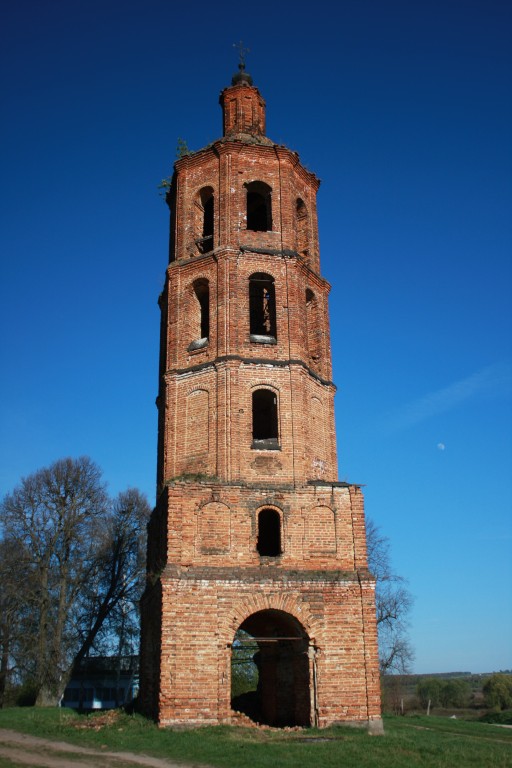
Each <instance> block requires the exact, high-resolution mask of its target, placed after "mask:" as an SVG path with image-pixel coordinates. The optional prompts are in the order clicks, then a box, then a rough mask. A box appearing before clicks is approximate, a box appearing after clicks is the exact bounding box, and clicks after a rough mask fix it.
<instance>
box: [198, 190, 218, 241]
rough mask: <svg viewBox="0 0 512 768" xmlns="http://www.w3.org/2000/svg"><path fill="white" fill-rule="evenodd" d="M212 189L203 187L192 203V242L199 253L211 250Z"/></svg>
mask: <svg viewBox="0 0 512 768" xmlns="http://www.w3.org/2000/svg"><path fill="white" fill-rule="evenodd" d="M213 213H214V206H213V189H212V187H203V188H202V189H200V190H199V192H198V193H197V195H196V199H195V201H194V242H195V244H196V246H197V250H198V251H199V253H208V251H212V250H213Z"/></svg>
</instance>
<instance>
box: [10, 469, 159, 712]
mask: <svg viewBox="0 0 512 768" xmlns="http://www.w3.org/2000/svg"><path fill="white" fill-rule="evenodd" d="M149 514H150V507H149V504H148V502H147V500H146V498H145V497H144V496H143V494H141V493H140V492H139V491H138V490H136V489H134V488H131V489H128V490H126V491H124V492H122V493H120V494H119V495H118V496H116V497H115V498H110V497H109V496H108V494H107V491H106V485H105V483H104V481H103V479H102V472H101V470H100V468H99V467H98V466H97V465H96V464H95V463H94V462H93V461H92V460H91V459H90V458H88V457H81V458H78V459H72V458H66V459H61V460H59V461H56V462H55V463H54V464H52V465H51V466H49V467H46V468H44V469H41V470H39V471H37V472H35V473H34V474H32V475H30V476H28V477H25V478H23V479H22V480H21V482H20V484H19V485H18V486H17V487H16V488H15V489H14V490H13V492H12V493H10V494H8V495H7V496H5V498H4V499H3V500H2V502H1V504H0V583H1V585H2V588H1V591H0V706H2V703H3V700H4V694H5V691H6V687H7V686H8V685H9V684H11V685H13V684H14V685H17V686H21V687H24V688H25V690H29V691H30V694H31V696H32V697H33V699H34V701H35V703H36V704H38V705H41V706H45V705H55V704H58V703H59V701H60V699H61V697H62V695H63V693H64V689H65V687H66V684H67V682H68V680H69V678H70V676H71V673H72V670H73V668H74V666H75V665H78V664H79V662H80V661H81V660H82V659H83V658H84V657H86V656H88V655H89V654H93V653H94V654H109V655H118V656H121V655H127V654H130V653H134V652H137V650H138V634H139V616H138V602H139V599H140V595H141V593H142V590H143V585H144V578H145V551H146V523H147V520H148V519H149Z"/></svg>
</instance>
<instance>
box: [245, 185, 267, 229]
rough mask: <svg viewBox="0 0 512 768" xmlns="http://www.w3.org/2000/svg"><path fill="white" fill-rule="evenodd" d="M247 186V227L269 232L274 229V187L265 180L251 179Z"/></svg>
mask: <svg viewBox="0 0 512 768" xmlns="http://www.w3.org/2000/svg"><path fill="white" fill-rule="evenodd" d="M246 187H247V229H251V230H252V231H253V232H269V231H270V230H271V229H272V189H271V188H270V187H269V186H268V184H265V183H264V182H263V181H251V182H250V183H249V184H247V185H246Z"/></svg>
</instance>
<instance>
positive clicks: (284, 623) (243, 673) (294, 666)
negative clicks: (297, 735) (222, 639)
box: [231, 609, 312, 728]
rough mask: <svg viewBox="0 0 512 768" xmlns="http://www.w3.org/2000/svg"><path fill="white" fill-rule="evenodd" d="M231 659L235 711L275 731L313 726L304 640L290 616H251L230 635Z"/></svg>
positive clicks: (303, 633)
mask: <svg viewBox="0 0 512 768" xmlns="http://www.w3.org/2000/svg"><path fill="white" fill-rule="evenodd" d="M231 661H232V664H231V669H232V674H231V706H232V708H233V709H234V710H236V711H238V712H243V713H244V714H245V715H247V716H248V717H250V718H251V719H252V720H254V721H255V722H258V723H262V724H265V725H272V726H274V727H281V728H282V727H285V726H294V725H299V726H309V725H311V724H312V711H311V710H312V701H311V700H312V696H311V682H310V678H311V677H312V675H311V674H310V663H309V637H308V635H307V633H306V631H305V629H304V627H303V626H302V625H301V624H300V622H299V621H297V619H296V618H295V617H294V616H292V615H291V614H289V613H285V612H284V611H278V610H274V609H268V610H265V611H258V612H257V613H253V614H252V615H251V616H249V617H248V618H247V619H245V621H244V622H243V623H242V624H241V625H240V627H239V628H238V630H237V632H236V633H235V638H234V641H233V645H232V651H231Z"/></svg>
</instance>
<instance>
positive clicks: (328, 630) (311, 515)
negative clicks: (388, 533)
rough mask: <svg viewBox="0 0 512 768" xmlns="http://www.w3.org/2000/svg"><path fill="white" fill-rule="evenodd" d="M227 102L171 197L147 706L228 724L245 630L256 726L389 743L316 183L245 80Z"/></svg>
mask: <svg viewBox="0 0 512 768" xmlns="http://www.w3.org/2000/svg"><path fill="white" fill-rule="evenodd" d="M220 102H221V106H222V108H223V120H224V122H223V125H224V136H223V137H222V138H221V139H219V140H217V141H215V142H214V143H213V144H211V145H210V146H208V147H206V148H205V149H203V150H200V151H199V152H196V153H194V154H192V155H188V156H185V157H183V158H182V159H180V160H179V161H178V162H177V163H176V165H175V173H174V176H173V180H172V185H171V188H170V191H169V195H168V202H169V205H170V209H171V238H170V256H169V265H168V268H167V273H166V280H165V286H164V290H163V292H162V294H161V296H160V308H161V313H162V322H161V346H160V386H159V394H158V399H157V406H158V413H159V434H158V473H157V481H158V502H157V506H156V509H155V511H154V513H153V516H152V519H151V522H150V525H149V535H148V586H147V589H146V592H145V595H144V598H143V605H142V616H143V623H142V641H141V698H142V703H143V706H144V708H145V710H146V711H147V712H148V713H149V714H150V715H151V716H153V717H154V718H155V719H157V720H158V722H159V723H160V724H162V725H172V724H183V723H188V724H207V723H220V722H232V721H233V718H234V717H235V713H234V711H233V708H232V706H233V702H232V693H231V657H232V647H233V643H234V641H235V634H236V633H237V632H238V630H243V631H244V632H245V633H248V636H250V637H252V638H254V642H255V643H257V648H258V652H257V654H256V655H255V657H254V658H255V664H257V666H258V670H259V684H258V693H257V695H258V697H259V698H258V701H259V717H260V720H261V721H262V722H267V723H269V724H271V725H290V724H297V725H311V724H317V725H319V726H326V725H329V724H331V723H334V722H352V723H359V724H369V725H373V726H374V727H377V728H378V726H379V724H380V694H379V672H378V653H377V634H376V620H375V593H374V589H375V583H374V580H373V578H372V576H371V574H369V572H368V570H367V557H366V538H365V522H364V507H363V496H362V493H361V490H360V488H359V487H358V486H355V485H351V484H348V483H340V482H338V481H337V457H336V435H335V431H334V394H335V386H334V384H333V382H332V380H331V376H332V368H331V350H330V338H329V318H328V294H329V284H328V283H327V282H326V281H325V280H324V279H323V278H322V277H321V275H320V262H319V248H318V227H317V214H316V193H317V190H318V186H319V182H318V179H317V178H316V177H315V176H314V174H312V173H310V172H309V171H307V170H306V169H305V168H304V167H303V166H302V165H301V164H300V161H299V158H298V156H297V154H296V153H294V152H291V151H290V150H289V149H287V148H286V147H283V146H280V145H276V144H274V143H273V142H272V141H271V140H270V139H269V138H268V137H267V136H266V135H265V102H264V101H263V99H262V97H261V95H260V93H259V91H258V90H257V89H256V88H255V87H253V86H252V82H251V80H250V78H249V76H248V75H247V74H246V73H245V72H243V71H241V73H239V74H238V75H237V76H235V78H234V79H233V84H232V86H231V87H229V88H226V89H225V90H224V91H223V92H222V94H221V98H220ZM238 636H239V635H237V637H238ZM235 645H236V642H235Z"/></svg>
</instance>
